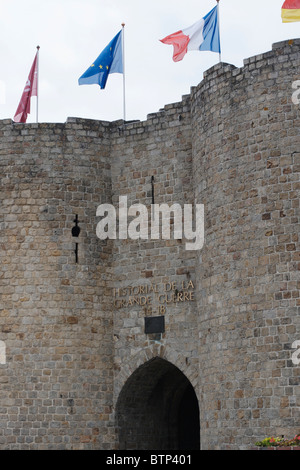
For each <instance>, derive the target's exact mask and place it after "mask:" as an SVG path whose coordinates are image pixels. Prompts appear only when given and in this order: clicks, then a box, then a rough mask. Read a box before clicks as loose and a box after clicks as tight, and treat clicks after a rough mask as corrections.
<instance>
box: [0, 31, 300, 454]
mask: <svg viewBox="0 0 300 470" xmlns="http://www.w3.org/2000/svg"><path fill="white" fill-rule="evenodd" d="M299 79H300V40H299V39H295V40H290V41H285V42H282V43H278V44H274V45H273V48H272V51H270V52H267V53H264V54H261V55H259V56H256V57H252V58H249V59H247V60H245V61H244V66H243V67H242V68H235V67H233V66H232V65H229V64H218V65H216V66H215V67H212V68H211V69H209V70H208V71H207V72H206V73H205V76H204V79H203V80H202V82H201V83H200V84H199V85H198V86H197V87H194V88H192V89H191V93H190V95H187V96H184V97H183V98H182V101H181V102H179V103H173V104H170V105H166V106H165V107H164V109H162V110H160V111H159V112H158V113H154V114H151V115H149V116H148V118H147V120H146V121H145V122H139V121H137V122H126V123H124V122H123V121H117V122H112V123H109V122H99V121H93V120H87V119H79V118H69V119H68V120H67V122H66V123H62V124H49V123H47V124H46V123H45V124H14V123H12V121H11V120H9V119H6V120H2V121H0V179H1V191H0V199H1V200H0V230H1V237H0V243H1V250H0V294H1V297H0V347H1V351H0V449H1V450H6V449H7V450H12V449H18V450H21V449H24V450H27V449H30V450H37V449H50V450H56V449H69V450H76V449H93V450H96V449H99V450H106V449H107V450H114V449H133V448H135V449H155V448H156V449H159V450H163V449H183V448H186V447H184V446H191V445H193V446H196V448H197V446H198V448H199V447H201V449H215V450H218V449H247V448H252V447H253V444H254V442H256V441H258V440H260V439H263V438H264V437H266V436H267V435H286V436H290V435H294V434H297V433H298V432H299V422H300V421H299V418H300V394H299V380H300V378H299V367H298V366H297V364H295V363H293V361H292V354H293V352H294V351H293V348H292V344H293V343H295V341H298V340H300V321H299V318H300V317H299V313H300V312H299V307H300V297H299V287H300V277H299V268H300V255H299V253H300V249H299V228H300V224H299V216H300V212H299V211H300V206H299V204H300V203H299V190H300V180H299V170H300V165H299V164H300V153H299V152H300V150H299V149H300V106H299V104H297V103H296V102H295V99H292V96H293V93H295V88H294V87H293V83H295V82H296V81H297V80H299ZM294 96H295V95H294ZM119 196H127V198H128V205H129V206H130V205H133V204H137V203H141V204H143V205H145V206H146V207H148V208H149V211H150V210H151V204H152V203H153V202H155V203H157V204H162V203H167V204H170V205H171V204H173V203H178V204H180V205H182V206H183V205H184V204H194V203H199V204H204V207H205V245H204V247H203V249H202V250H199V251H197V252H195V251H187V250H186V249H185V241H184V240H176V239H173V238H172V237H171V239H170V240H162V239H160V240H151V238H150V237H149V239H148V240H140V239H138V240H131V239H116V240H100V239H99V238H97V236H96V226H97V223H98V222H99V218H97V217H96V210H97V207H98V206H99V205H100V204H105V203H109V204H114V205H115V206H116V207H117V205H118V201H119ZM75 228H76V229H75ZM72 229H73V230H72ZM78 229H79V230H78ZM157 318H158V320H156V319H157ZM146 319H147V321H146ZM152 320H153V321H152ZM145 324H147V325H149V324H150V330H149V331H150V333H146V332H145ZM157 325H158V326H157ZM151 328H152V329H151ZM147 331H148V330H147ZM188 403H190V404H193V408H190V407H189V406H188ZM195 410H196V411H195ZM189 413H191V416H192V415H195V414H197V415H198V416H197V418H198V421H193V423H192V420H191V419H189V420H188V421H189V423H190V424H189V425H188V424H187V422H186V420H185V419H184V416H185V415H186V416H190V414H189ZM145 423H147V426H146V424H145ZM197 427H198V428H200V429H199V430H198V431H197ZM199 431H200V432H199ZM188 434H190V435H191V437H190V440H189V443H187V442H186V440H185V438H184V435H188ZM196 441H197V442H198V444H197V442H196ZM193 448H195V447H193Z"/></svg>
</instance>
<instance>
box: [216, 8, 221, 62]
mask: <svg viewBox="0 0 300 470" xmlns="http://www.w3.org/2000/svg"><path fill="white" fill-rule="evenodd" d="M219 2H220V0H217V4H218V27H219V38H220V51H221V36H220V4H219ZM219 62H222V57H221V52H219Z"/></svg>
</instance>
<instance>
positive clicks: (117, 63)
mask: <svg viewBox="0 0 300 470" xmlns="http://www.w3.org/2000/svg"><path fill="white" fill-rule="evenodd" d="M110 73H123V54H122V30H121V31H119V32H118V34H117V35H116V36H115V37H114V38H113V39H112V40H111V41H110V43H109V44H108V45H107V46H106V48H105V49H104V50H103V51H102V52H101V54H100V55H99V57H97V59H96V60H95V62H94V63H93V64H92V65H91V66H90V67H89V68H88V69H87V71H86V72H84V74H83V75H81V77H80V78H79V80H78V83H79V85H93V84H96V85H99V86H100V88H102V89H103V88H105V85H106V81H107V78H108V75H109V74H110Z"/></svg>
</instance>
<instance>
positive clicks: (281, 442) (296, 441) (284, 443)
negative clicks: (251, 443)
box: [255, 433, 300, 447]
mask: <svg viewBox="0 0 300 470" xmlns="http://www.w3.org/2000/svg"><path fill="white" fill-rule="evenodd" d="M255 445H256V446H257V447H292V446H300V433H299V434H296V436H295V437H294V438H293V439H285V438H284V436H282V437H273V436H271V437H266V438H265V439H263V440H262V441H258V442H256V443H255Z"/></svg>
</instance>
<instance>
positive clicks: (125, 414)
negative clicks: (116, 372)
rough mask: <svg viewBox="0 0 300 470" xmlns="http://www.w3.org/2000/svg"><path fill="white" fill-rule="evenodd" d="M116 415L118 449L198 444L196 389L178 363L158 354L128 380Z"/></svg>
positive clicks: (182, 447) (180, 447)
mask: <svg viewBox="0 0 300 470" xmlns="http://www.w3.org/2000/svg"><path fill="white" fill-rule="evenodd" d="M116 418H117V427H118V432H119V448H120V449H121V450H124V449H130V450H132V449H136V450H198V449H199V448H200V421H199V406H198V400H197V397H196V394H195V391H194V389H193V387H192V385H191V383H190V381H189V380H188V379H187V377H186V376H185V375H184V374H183V373H182V372H181V371H180V370H179V369H178V368H177V367H175V366H174V365H173V364H171V363H170V362H168V361H165V360H163V359H161V358H155V359H152V360H150V361H148V362H147V363H145V364H144V365H142V366H141V367H139V368H138V369H137V370H136V371H135V372H134V373H133V374H132V375H131V377H130V378H129V379H128V380H127V382H126V383H125V385H124V387H123V389H122V391H121V393H120V396H119V399H118V403H117V409H116Z"/></svg>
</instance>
